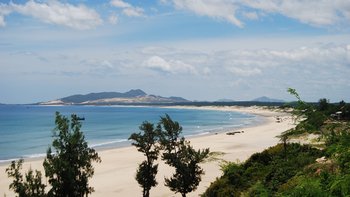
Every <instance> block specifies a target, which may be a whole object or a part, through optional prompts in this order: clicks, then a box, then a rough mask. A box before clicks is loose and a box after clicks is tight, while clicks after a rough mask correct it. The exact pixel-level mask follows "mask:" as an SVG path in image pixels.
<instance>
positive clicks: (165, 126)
mask: <svg viewBox="0 0 350 197" xmlns="http://www.w3.org/2000/svg"><path fill="white" fill-rule="evenodd" d="M157 129H158V131H159V133H160V144H161V146H162V147H163V149H164V152H163V155H162V159H163V160H164V161H165V163H166V164H168V165H170V166H172V167H174V168H175V173H174V174H173V176H172V177H170V178H165V185H166V186H168V187H169V188H170V189H171V190H172V191H174V192H175V193H181V195H182V196H186V194H187V193H189V192H191V191H194V190H195V189H197V186H198V184H199V182H200V181H201V175H202V174H204V171H203V169H202V168H201V167H200V166H199V165H198V164H199V163H201V162H203V161H204V160H205V159H206V158H207V157H208V156H209V149H204V150H197V151H196V150H195V149H193V147H192V146H190V144H189V142H187V141H185V139H184V138H183V137H180V134H181V132H182V127H181V126H180V125H179V123H178V122H176V121H173V120H172V119H171V118H170V117H169V116H168V115H166V116H165V117H161V120H160V122H159V124H158V127H157Z"/></svg>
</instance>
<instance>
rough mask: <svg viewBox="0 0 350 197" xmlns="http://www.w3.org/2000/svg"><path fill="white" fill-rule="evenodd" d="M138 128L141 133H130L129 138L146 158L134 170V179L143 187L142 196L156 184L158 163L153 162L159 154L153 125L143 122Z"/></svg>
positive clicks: (147, 194)
mask: <svg viewBox="0 0 350 197" xmlns="http://www.w3.org/2000/svg"><path fill="white" fill-rule="evenodd" d="M140 130H141V131H142V133H141V132H139V133H133V134H131V136H130V138H129V140H133V141H134V142H133V143H132V145H133V146H135V147H136V148H137V150H138V151H139V152H142V153H143V154H144V155H145V156H146V160H145V161H143V162H142V163H141V164H140V165H139V168H138V170H137V172H136V180H137V182H138V183H139V184H140V186H141V187H142V188H143V196H144V197H149V195H150V190H151V188H152V187H154V186H156V185H157V181H156V175H157V172H158V164H154V162H155V161H156V160H157V159H158V154H159V148H158V147H157V139H158V134H157V132H156V131H155V129H154V125H153V124H151V123H149V122H143V123H142V125H141V126H140Z"/></svg>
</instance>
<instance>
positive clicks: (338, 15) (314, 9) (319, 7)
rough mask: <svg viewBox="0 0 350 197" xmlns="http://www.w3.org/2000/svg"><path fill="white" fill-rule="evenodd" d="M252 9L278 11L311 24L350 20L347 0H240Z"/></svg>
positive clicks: (327, 23) (320, 24)
mask: <svg viewBox="0 0 350 197" xmlns="http://www.w3.org/2000/svg"><path fill="white" fill-rule="evenodd" d="M242 3H243V4H244V5H246V6H249V7H251V8H254V9H258V10H262V11H266V12H269V13H279V14H282V15H285V16H287V17H290V18H294V19H297V20H299V21H301V22H303V23H307V24H311V25H318V26H324V25H333V24H335V23H338V22H340V21H341V20H350V15H349V13H350V1H348V0H333V1H329V0H299V1H289V0H279V1H276V0H265V1H259V0H242Z"/></svg>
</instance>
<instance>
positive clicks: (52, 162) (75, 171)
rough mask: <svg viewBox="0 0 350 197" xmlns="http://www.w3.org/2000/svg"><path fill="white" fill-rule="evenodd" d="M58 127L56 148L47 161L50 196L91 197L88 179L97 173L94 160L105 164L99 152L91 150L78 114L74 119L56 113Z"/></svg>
mask: <svg viewBox="0 0 350 197" xmlns="http://www.w3.org/2000/svg"><path fill="white" fill-rule="evenodd" d="M55 123H56V128H55V130H54V137H55V139H54V141H53V142H52V147H53V150H54V152H53V151H52V149H51V147H50V148H49V149H48V151H47V155H46V158H45V160H44V163H43V165H44V168H45V174H46V176H47V177H48V178H49V179H48V181H49V183H50V184H51V186H52V188H51V189H50V191H49V193H48V195H49V196H59V197H70V196H74V197H77V196H81V197H82V196H84V195H85V196H88V194H90V193H91V192H93V191H94V190H93V188H92V187H90V186H89V183H88V180H89V178H91V177H92V176H93V174H94V168H93V166H92V161H96V162H101V159H100V158H99V156H98V154H97V152H95V150H94V149H92V148H89V147H88V144H87V142H86V141H85V137H84V135H83V133H82V132H81V131H80V128H81V123H80V122H79V120H78V116H77V115H74V114H73V115H71V120H69V119H68V118H67V117H65V116H62V115H61V114H60V113H59V112H56V120H55Z"/></svg>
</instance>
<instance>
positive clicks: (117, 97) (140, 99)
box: [39, 89, 190, 105]
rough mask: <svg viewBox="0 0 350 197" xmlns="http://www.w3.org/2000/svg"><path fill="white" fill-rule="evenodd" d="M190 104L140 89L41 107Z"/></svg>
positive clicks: (75, 97)
mask: <svg viewBox="0 0 350 197" xmlns="http://www.w3.org/2000/svg"><path fill="white" fill-rule="evenodd" d="M180 102H190V101H188V100H186V99H184V98H181V97H162V96H156V95H148V94H147V93H145V92H144V91H142V90H140V89H136V90H130V91H128V92H124V93H120V92H99V93H90V94H84V95H82V94H76V95H72V96H67V97H64V98H61V99H57V100H53V101H47V102H41V103H39V104H40V105H72V104H73V105H113V104H140V103H143V104H149V103H180Z"/></svg>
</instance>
